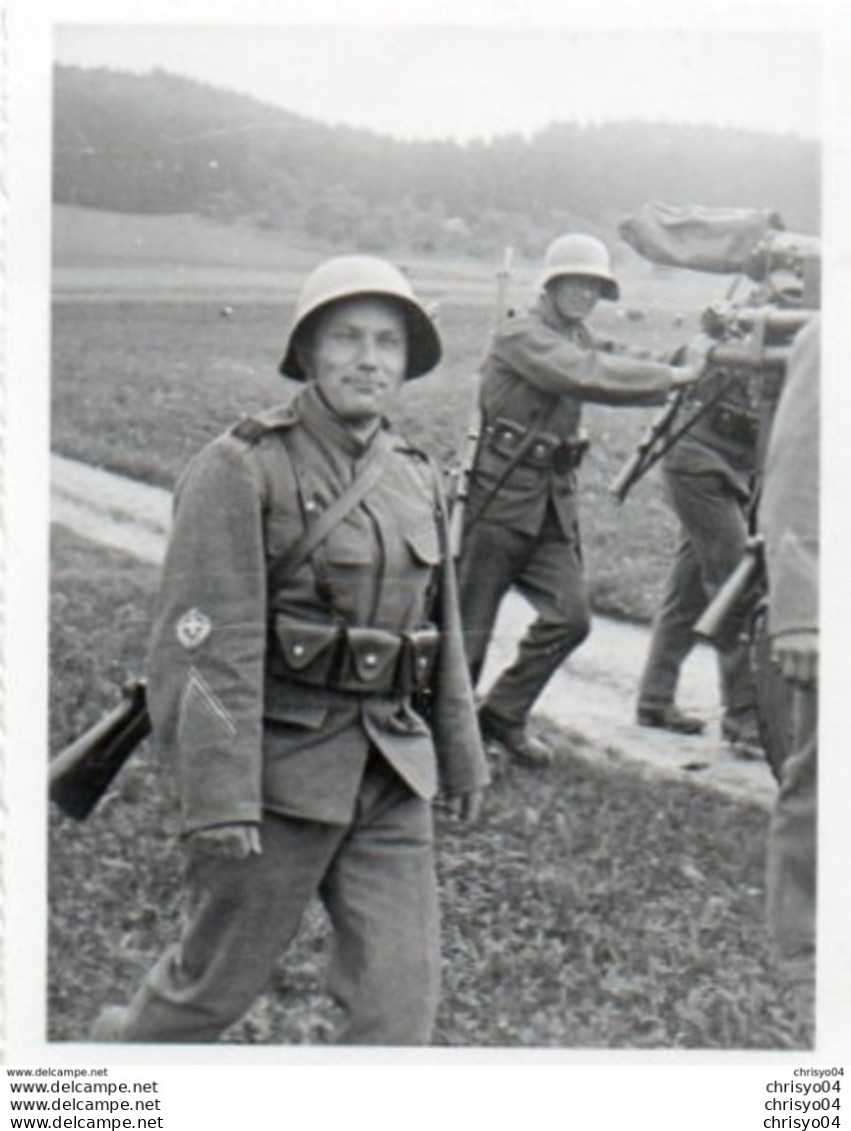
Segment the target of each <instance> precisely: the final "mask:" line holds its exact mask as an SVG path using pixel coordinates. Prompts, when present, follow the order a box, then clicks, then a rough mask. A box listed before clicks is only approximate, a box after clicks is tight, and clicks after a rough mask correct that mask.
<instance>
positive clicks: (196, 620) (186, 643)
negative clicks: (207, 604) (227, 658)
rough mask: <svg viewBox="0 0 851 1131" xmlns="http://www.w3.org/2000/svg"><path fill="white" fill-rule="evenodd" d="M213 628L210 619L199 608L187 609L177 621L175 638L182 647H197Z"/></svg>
mask: <svg viewBox="0 0 851 1131" xmlns="http://www.w3.org/2000/svg"><path fill="white" fill-rule="evenodd" d="M212 630H213V624H212V621H211V620H210V618H209V617H208V616H205V614H204V613H202V612H201V611H200V610H199V609H189V611H188V612H185V613H184V614H183V616H182V617H181V618H180V620H179V621H178V622H177V629H176V631H177V639H178V642H179V643H180V645H181V646H182V647H183V648H188V649H189V650H191V649H193V648H198V647H199V646H200V645H201V644H203V643H204V641H205V640H206V639H207V637H208V636H209V635H210V633H211V632H212Z"/></svg>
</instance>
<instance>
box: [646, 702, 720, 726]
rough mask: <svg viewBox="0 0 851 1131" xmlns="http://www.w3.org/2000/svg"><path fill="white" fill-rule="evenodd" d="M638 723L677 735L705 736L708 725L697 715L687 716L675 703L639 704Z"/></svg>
mask: <svg viewBox="0 0 851 1131" xmlns="http://www.w3.org/2000/svg"><path fill="white" fill-rule="evenodd" d="M635 718H636V722H637V723H638V725H639V726H642V727H658V728H659V729H660V730H670V731H673V732H674V733H675V734H703V732H704V730H705V729H706V723H705V722H704V721H703V719H699V718H698V717H697V715H687V714H686V713H685V711H681V710H680V709H679V707H677V706H676V704H674V703H659V704H647V703H639V704H638V709H637V711H636V715H635Z"/></svg>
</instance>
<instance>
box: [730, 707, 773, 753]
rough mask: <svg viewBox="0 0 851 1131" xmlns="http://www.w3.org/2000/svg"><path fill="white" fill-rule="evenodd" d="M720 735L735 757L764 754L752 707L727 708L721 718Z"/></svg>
mask: <svg viewBox="0 0 851 1131" xmlns="http://www.w3.org/2000/svg"><path fill="white" fill-rule="evenodd" d="M721 737H722V738H723V739H724V741H725V742H726V743H727V745H728V746H729V747H730V748H731V749H732V751H733V753H734V754H735V755H736V757H737V758H747V759H756V758H762V757H763V756H764V750H763V745H762V738H761V737H760V733H759V722H758V720H757V717H756V711H755V710H754V708H753V707H744V708H739V709H737V710H728V711H727V712H726V713H725V715H724V717H723V719H722V720H721Z"/></svg>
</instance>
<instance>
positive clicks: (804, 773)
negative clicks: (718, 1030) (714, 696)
mask: <svg viewBox="0 0 851 1131" xmlns="http://www.w3.org/2000/svg"><path fill="white" fill-rule="evenodd" d="M793 695H794V703H793V718H794V724H793V739H792V751H791V753H790V754H789V756H788V758H787V759H786V761H785V762H784V763H783V769H782V774H781V778H780V789H779V792H778V795H777V800H776V802H775V805H774V811H773V813H772V816H771V825H770V828H769V834H768V863H767V870H766V871H767V882H766V891H767V912H768V925H769V930H770V932H771V935H772V938H773V941H774V944H775V947H776V950H777V955H778V958H779V959H780V962H781V964H782V968H783V970H784V972H785V973H786V974H787V976H788V977H789V978H790V980H793V981H806V980H808V979H810V978H812V976H813V974H814V963H815V915H816V840H817V838H816V823H817V821H816V801H817V788H816V787H817V750H818V742H817V715H818V693H817V691H816V690H815V688H800V687H796V688H795V690H794V692H793Z"/></svg>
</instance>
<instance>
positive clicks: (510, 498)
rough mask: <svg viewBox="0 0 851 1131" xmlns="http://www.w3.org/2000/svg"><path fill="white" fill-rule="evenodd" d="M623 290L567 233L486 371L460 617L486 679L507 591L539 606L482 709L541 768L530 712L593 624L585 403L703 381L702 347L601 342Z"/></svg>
mask: <svg viewBox="0 0 851 1131" xmlns="http://www.w3.org/2000/svg"><path fill="white" fill-rule="evenodd" d="M618 297H619V289H618V283H617V280H616V279H615V277H614V275H613V274H612V269H611V264H610V261H609V253H608V250H607V248H606V246H605V244H603V243H602V242H601V241H600V240H598V239H595V238H593V237H592V236H588V235H584V234H579V233H575V234H570V235H565V236H562V237H560V238H559V239H557V240H555V241H554V242H553V243H552V244H551V246H550V247H549V249H548V251H547V253H546V258H545V261H544V269H543V272H542V273H541V275H540V277H539V280H538V285H537V301H536V303H535V305H534V306H533V308H532V309H530V310H529V311H528V312H527V313H525V314H522V315H518V316H516V317H513V318H510V319H508V320H507V321H506V322H505V323H504V324H503V326H502V327H501V328H500V329H499V330H498V331H497V333H496V335H495V337H494V340H493V342H492V344H491V347H490V350H489V353H488V356H487V357H486V359H485V362H484V366H483V371H482V382H481V392H480V407H481V413H482V432H481V440H480V443H479V447H478V451H477V453H476V458H475V462H474V464H473V467H472V469H471V474H470V487H469V495H468V500H467V507H466V511H465V521H464V533H463V539H462V547H461V559H460V565H459V589H460V595H461V617H462V621H463V624H464V638H465V644H466V649H467V658H468V661H469V664H470V669H471V674H472V677H473V682H474V684H475V682H476V681H477V680H478V677H479V675H480V673H481V669H482V664H483V661H484V658H485V653H486V651H487V647H488V643H489V641H490V638H491V633H492V630H493V625H494V621H495V619H496V615H497V612H498V609H499V605H500V602H501V601H502V598H503V597H504V595H505V594H506V592H507V591H508V589H509V588H510V587H511V586H514V587H516V588H517V589H518V590H519V591H520V592H521V593H522V594H523V595H524V596H525V597H527V598H528V600H529V601H530V602H531V603H532V605H533V607H534V609H535V612H536V613H537V618H536V619H535V621H534V622H533V623H532V625H531V627H530V628H529V630H528V632H527V633H526V635H525V636H524V637H523V639H522V640H521V641H520V645H519V649H518V653H517V656H516V658H515V660H514V662H513V663H512V664H511V666H510V667H508V669H507V670H505V671H504V672H502V674H501V675H500V676H499V677H498V679H497V680H496V683H495V684H494V685H493V687H492V688H491V689H490V691H489V693H488V695H487V697H486V699H485V700H484V702H483V704H482V706H481V707H480V710H479V722H480V724H481V727H482V733H483V735H484V737H485V738H486V740H493V741H496V742H498V743H499V744H500V745H501V746H503V747H504V748H506V749H507V750H508V751H509V753H510V754H512V755H514V756H516V757H517V758H518V759H519V760H521V761H525V762H527V763H530V764H533V765H541V764H546V763H547V762H549V760H550V751H549V750H548V749H547V748H546V747H545V746H544V745H543V743H541V742H540V741H539V740H537V739H535V738H534V737H533V736H532V735H531V734H530V733H529V729H528V726H527V721H528V718H529V713H530V711H531V708H532V706H533V704H534V702H535V700H536V699H537V698H538V696H539V695H540V693H541V692H542V691H543V689H544V687H545V685H546V684H547V682H548V680H549V679H550V677H551V676H552V674H553V673H554V672H555V671H556V669H557V668H558V667H559V666H560V665H561V663H562V662H563V661H564V659H565V658H566V657H567V656H568V655H570V653H571V652H572V651H573V650H574V649H575V648H576V647H577V646H578V645H579V644H581V643H582V641H583V640H584V639H585V637H586V636H587V634H588V632H589V630H590V625H591V617H590V608H589V604H588V596H587V593H586V587H585V581H584V577H583V571H582V560H581V554H580V544H579V529H578V523H577V501H576V492H577V471H578V468H579V464H580V461H581V459H582V456H583V453H584V451H585V449H586V447H587V440H586V439H585V438H584V436H583V434H582V431H581V429H580V421H581V415H582V405H583V403H584V402H585V401H595V402H597V403H600V404H607V405H646V404H655V403H658V402H660V401H661V400H663V399H664V398H665V396H666V395H667V394H668V393H669V392H670V391H671V390H672V389H673V388H676V387H678V386H680V385H684V384H687V383H690V382H692V381H694V380H695V379H696V377H697V374H698V372H699V369H700V364H701V357H699V356H698V353H699V351H698V350H697V349H695V351H694V355H693V356H690V357H689V359H688V361H689V364H687V365H683V366H682V367H677V368H675V367H672V366H668V365H663V364H660V363H658V362H654V361H643V360H636V359H634V358H631V357H627V356H620V355H618V354H613V353H609V352H605V351H602V350H599V349H597V348H595V344H594V339H593V338H592V336H591V333H590V332H589V330H588V329H587V327H586V325H585V319H586V318H587V317H588V316H589V315H590V314H591V312H592V310H593V309H594V307H595V306H596V304H597V302H598V301H599V300H600V299H609V300H616V299H617V298H618Z"/></svg>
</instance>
